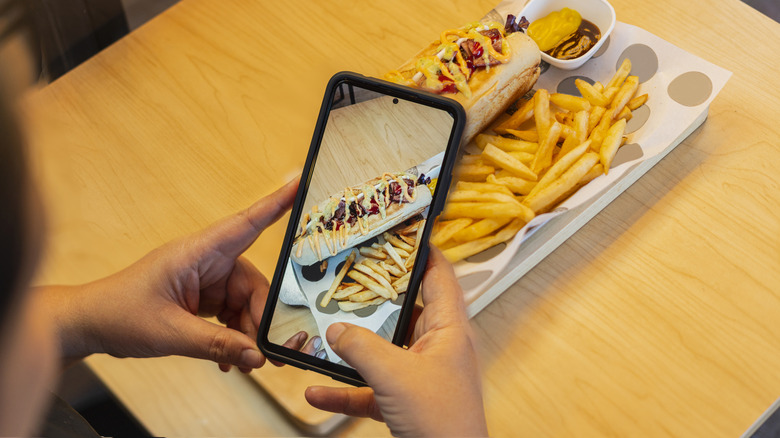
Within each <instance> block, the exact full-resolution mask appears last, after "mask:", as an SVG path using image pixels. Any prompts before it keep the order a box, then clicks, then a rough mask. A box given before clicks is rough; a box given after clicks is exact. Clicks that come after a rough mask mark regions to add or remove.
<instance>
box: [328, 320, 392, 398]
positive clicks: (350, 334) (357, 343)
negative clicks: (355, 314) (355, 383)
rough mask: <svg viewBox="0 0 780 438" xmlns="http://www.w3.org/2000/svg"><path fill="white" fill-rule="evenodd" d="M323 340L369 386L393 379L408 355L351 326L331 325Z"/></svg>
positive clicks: (380, 338) (372, 333)
mask: <svg viewBox="0 0 780 438" xmlns="http://www.w3.org/2000/svg"><path fill="white" fill-rule="evenodd" d="M325 336H326V339H327V340H328V344H330V347H331V348H332V349H333V351H334V352H336V354H338V355H339V356H340V357H341V358H342V359H344V361H345V362H347V363H348V364H350V365H351V366H353V367H354V368H355V369H356V370H357V372H358V373H360V375H361V376H363V378H365V379H366V382H367V383H368V384H369V385H371V386H373V385H374V384H375V383H376V382H379V381H382V380H386V379H387V378H388V377H389V376H391V375H393V373H394V370H397V369H398V367H399V366H400V365H401V363H402V361H403V354H405V353H407V352H406V351H404V350H403V349H402V348H400V347H398V346H396V345H394V344H392V343H390V342H388V341H387V340H386V339H384V338H382V337H381V336H379V335H377V334H376V333H374V332H372V331H371V330H368V329H365V328H363V327H358V326H356V325H352V324H346V323H342V322H337V323H335V324H331V326H330V327H328V331H327V332H326V334H325Z"/></svg>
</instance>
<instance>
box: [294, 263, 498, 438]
mask: <svg viewBox="0 0 780 438" xmlns="http://www.w3.org/2000/svg"><path fill="white" fill-rule="evenodd" d="M421 292H422V298H423V304H424V306H425V307H424V309H423V311H422V313H421V314H420V317H419V318H418V320H417V323H416V325H415V328H414V332H413V335H412V344H411V346H410V347H409V349H408V350H404V349H402V348H399V347H398V346H396V345H393V344H391V343H389V342H387V341H386V340H384V339H382V338H381V337H379V336H378V335H377V334H375V333H373V332H371V331H370V330H367V329H364V328H362V327H358V326H354V325H351V324H345V323H336V324H333V325H331V326H330V327H329V328H328V331H327V334H326V338H327V341H328V343H330V345H331V348H333V350H334V351H335V352H336V354H338V355H339V356H340V357H341V358H342V359H344V360H345V361H346V362H347V363H348V364H350V365H352V366H353V367H355V369H356V370H357V371H358V372H359V373H360V374H361V375H362V376H363V378H364V379H366V382H367V383H368V384H369V385H370V387H366V388H330V387H323V386H313V387H309V388H308V389H307V390H306V400H308V402H309V403H310V404H311V405H312V406H314V407H317V408H320V409H323V410H326V411H331V412H338V413H344V414H347V415H352V416H359V417H371V418H373V419H375V420H378V421H385V423H387V426H388V427H389V428H390V431H391V432H392V433H393V435H396V436H398V435H401V436H404V435H412V436H431V435H434V436H487V425H486V422H485V413H484V408H483V404H482V387H481V380H480V375H479V372H478V363H477V357H476V352H475V348H474V334H473V332H472V330H471V326H470V325H469V321H468V317H467V315H466V305H465V303H464V301H463V291H462V290H461V288H460V285H459V284H458V282H457V281H456V279H455V274H454V272H453V271H452V266H451V265H450V264H449V263H448V262H447V261H446V259H445V258H444V256H443V255H442V253H441V252H440V251H439V250H438V249H436V248H431V253H430V256H429V258H428V266H427V271H426V273H425V277H424V279H423V283H422V290H421Z"/></svg>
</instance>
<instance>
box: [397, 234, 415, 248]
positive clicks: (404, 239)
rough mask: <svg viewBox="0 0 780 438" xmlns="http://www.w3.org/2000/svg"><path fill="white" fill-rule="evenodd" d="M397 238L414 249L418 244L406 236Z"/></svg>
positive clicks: (400, 235) (399, 235)
mask: <svg viewBox="0 0 780 438" xmlns="http://www.w3.org/2000/svg"><path fill="white" fill-rule="evenodd" d="M396 237H398V238H399V239H401V240H403V241H404V243H406V244H407V245H411V246H412V247H414V246H415V243H416V242H415V241H414V238H413V237H410V236H406V235H404V234H396Z"/></svg>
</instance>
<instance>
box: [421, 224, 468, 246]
mask: <svg viewBox="0 0 780 438" xmlns="http://www.w3.org/2000/svg"><path fill="white" fill-rule="evenodd" d="M472 222H474V221H473V220H472V219H468V218H458V219H455V220H452V221H448V222H439V224H438V229H437V230H436V231H435V232H434V233H433V236H432V237H431V245H433V246H438V247H440V246H442V244H444V242H446V241H448V240H450V239H451V238H452V235H453V234H455V233H457V232H458V231H460V230H462V229H464V228H466V227H467V226H469V224H471V223H472Z"/></svg>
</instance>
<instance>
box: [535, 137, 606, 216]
mask: <svg viewBox="0 0 780 438" xmlns="http://www.w3.org/2000/svg"><path fill="white" fill-rule="evenodd" d="M598 161H599V156H598V154H596V153H594V152H588V153H586V154H585V155H583V156H582V157H580V159H579V160H577V162H576V163H574V164H573V165H572V166H571V167H569V169H568V170H566V172H564V173H563V174H562V175H561V177H560V178H558V179H556V180H555V181H553V182H552V183H551V184H550V185H549V186H547V187H545V188H544V189H542V190H540V191H539V192H538V193H536V194H535V195H534V196H528V197H526V198H525V199H524V200H523V204H524V205H525V206H527V207H528V208H530V209H531V210H532V211H533V212H534V213H540V212H543V211H546V210H548V209H549V208H550V207H552V206H553V205H554V204H553V202H554V201H555V200H557V199H558V198H559V197H560V196H561V195H562V194H564V193H566V192H567V191H569V189H571V188H572V187H574V186H575V185H577V183H578V182H579V180H580V178H582V176H583V175H585V174H586V173H588V171H590V169H591V168H592V167H593V166H594V165H595V164H596V163H597V162H598Z"/></svg>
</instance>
